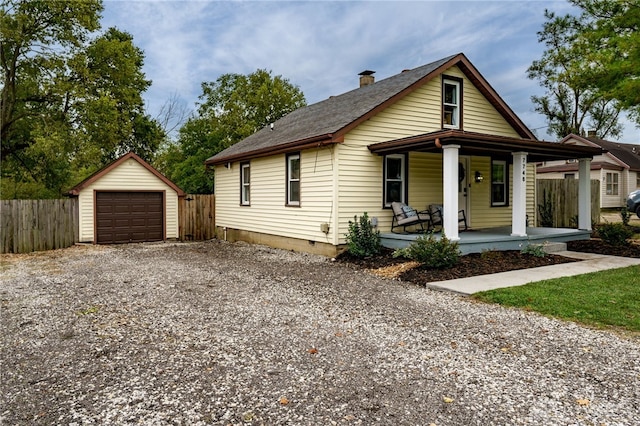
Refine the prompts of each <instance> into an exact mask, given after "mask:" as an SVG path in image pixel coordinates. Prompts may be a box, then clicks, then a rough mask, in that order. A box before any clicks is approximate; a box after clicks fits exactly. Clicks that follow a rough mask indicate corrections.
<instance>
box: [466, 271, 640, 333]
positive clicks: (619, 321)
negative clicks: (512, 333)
mask: <svg viewBox="0 0 640 426" xmlns="http://www.w3.org/2000/svg"><path fill="white" fill-rule="evenodd" d="M638 276H640V266H630V267H628V268H620V269H611V270H608V271H602V272H594V273H590V274H584V275H577V276H574V277H566V278H557V279H553V280H546V281H539V282H536V283H531V284H527V285H524V286H518V287H508V288H502V289H497V290H491V291H483V292H480V293H475V294H474V295H473V296H472V297H473V298H475V299H477V300H481V301H484V302H490V303H498V304H500V305H504V306H513V307H518V308H522V309H526V310H530V311H535V312H539V313H541V314H544V315H547V316H551V317H555V318H562V319H566V320H570V321H575V322H579V323H582V324H586V325H589V326H595V327H598V328H608V327H614V328H622V329H624V330H627V331H630V332H633V333H636V332H640V283H639V280H638Z"/></svg>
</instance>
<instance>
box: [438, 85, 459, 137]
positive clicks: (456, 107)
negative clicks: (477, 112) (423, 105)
mask: <svg viewBox="0 0 640 426" xmlns="http://www.w3.org/2000/svg"><path fill="white" fill-rule="evenodd" d="M447 85H451V86H455V87H456V99H455V101H456V103H455V104H453V103H447V102H445V101H444V98H445V96H444V94H445V88H446V86H447ZM445 106H451V107H453V108H454V114H453V122H454V123H456V124H446V123H445V122H444V108H445ZM442 127H444V128H447V129H459V128H460V82H459V81H455V80H449V79H444V80H443V83H442Z"/></svg>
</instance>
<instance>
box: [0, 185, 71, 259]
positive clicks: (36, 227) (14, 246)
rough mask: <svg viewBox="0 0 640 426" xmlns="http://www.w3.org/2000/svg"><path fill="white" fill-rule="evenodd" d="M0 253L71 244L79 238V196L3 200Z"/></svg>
mask: <svg viewBox="0 0 640 426" xmlns="http://www.w3.org/2000/svg"><path fill="white" fill-rule="evenodd" d="M0 206H1V208H2V210H1V211H0V218H1V219H0V223H1V228H0V230H1V232H2V235H0V240H1V243H2V247H1V248H2V253H29V252H32V251H39V250H53V249H58V248H64V247H70V246H72V245H73V244H75V243H76V242H77V241H78V199H77V198H70V199H60V200H2V204H1V205H0Z"/></svg>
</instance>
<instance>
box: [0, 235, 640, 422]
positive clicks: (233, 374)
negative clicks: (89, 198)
mask: <svg viewBox="0 0 640 426" xmlns="http://www.w3.org/2000/svg"><path fill="white" fill-rule="evenodd" d="M2 259H3V263H2V280H1V287H0V299H1V307H2V311H1V321H2V323H1V325H2V341H1V347H0V350H1V352H0V357H1V358H0V361H1V363H2V364H1V368H2V371H1V377H0V382H1V384H0V391H1V395H2V401H0V402H1V404H0V423H2V424H8V425H18V424H42V425H53V424H61V425H70V424H77V425H85V424H86V425H89V424H109V425H118V424H130V423H135V424H143V425H163V424H182V425H205V424H216V425H218V424H219V425H230V424H233V425H240V424H256V425H259V424H269V425H271V424H295V425H298V424H299V425H331V424H339V425H343V424H344V425H349V424H365V425H370V424H393V425H429V424H435V425H438V426H440V425H475V424H477V425H492V424H496V425H504V424H512V425H513V424H515V425H521V424H532V425H541V424H544V425H565V424H566V425H568V424H572V425H573V424H578V425H632V424H637V423H636V422H637V421H638V418H640V385H639V383H640V342H639V341H638V340H629V339H625V338H621V337H619V336H616V335H614V334H611V333H609V332H603V331H594V330H590V329H586V328H582V327H579V326H577V325H574V324H572V323H566V322H561V321H555V320H551V319H547V318H544V317H541V316H538V315H536V314H533V313H526V312H521V311H517V310H511V309H503V308H501V307H498V306H491V305H485V304H480V303H475V302H473V301H470V300H468V299H465V298H462V297H460V296H456V295H453V294H448V293H442V292H437V291H432V290H428V289H424V288H418V287H416V286H413V285H410V284H406V283H402V282H399V281H393V280H390V279H385V278H380V277H374V276H372V275H369V274H368V273H365V272H362V271H358V270H356V269H354V268H352V267H349V266H346V265H342V264H337V263H332V262H331V261H329V260H328V259H326V258H323V257H318V256H313V255H305V254H297V253H291V252H286V251H281V250H275V249H271V248H266V247H262V246H250V245H247V244H242V243H235V244H230V243H225V242H220V241H210V242H205V243H185V244H181V243H175V244H174V243H168V244H142V245H125V246H76V247H72V248H70V249H66V250H58V251H52V252H47V253H39V254H32V255H5V256H3V257H2Z"/></svg>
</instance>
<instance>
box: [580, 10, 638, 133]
mask: <svg viewBox="0 0 640 426" xmlns="http://www.w3.org/2000/svg"><path fill="white" fill-rule="evenodd" d="M571 2H572V3H573V4H574V5H576V6H578V7H579V8H581V9H582V16H581V17H580V21H581V22H582V23H583V25H582V26H581V31H580V37H579V38H578V40H577V41H576V43H575V44H574V46H573V49H574V50H576V51H580V52H584V61H583V64H584V66H583V67H582V68H581V69H580V71H581V74H582V75H583V76H584V78H585V80H586V82H587V84H588V86H589V87H590V88H591V89H593V90H597V91H599V92H600V93H601V94H602V95H603V96H604V98H605V99H615V100H616V101H618V102H619V104H620V106H621V107H622V108H624V109H626V110H628V111H629V112H630V113H631V115H632V116H633V117H635V119H636V122H637V123H638V124H640V32H639V31H638V30H639V29H640V3H638V0H571Z"/></svg>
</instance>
